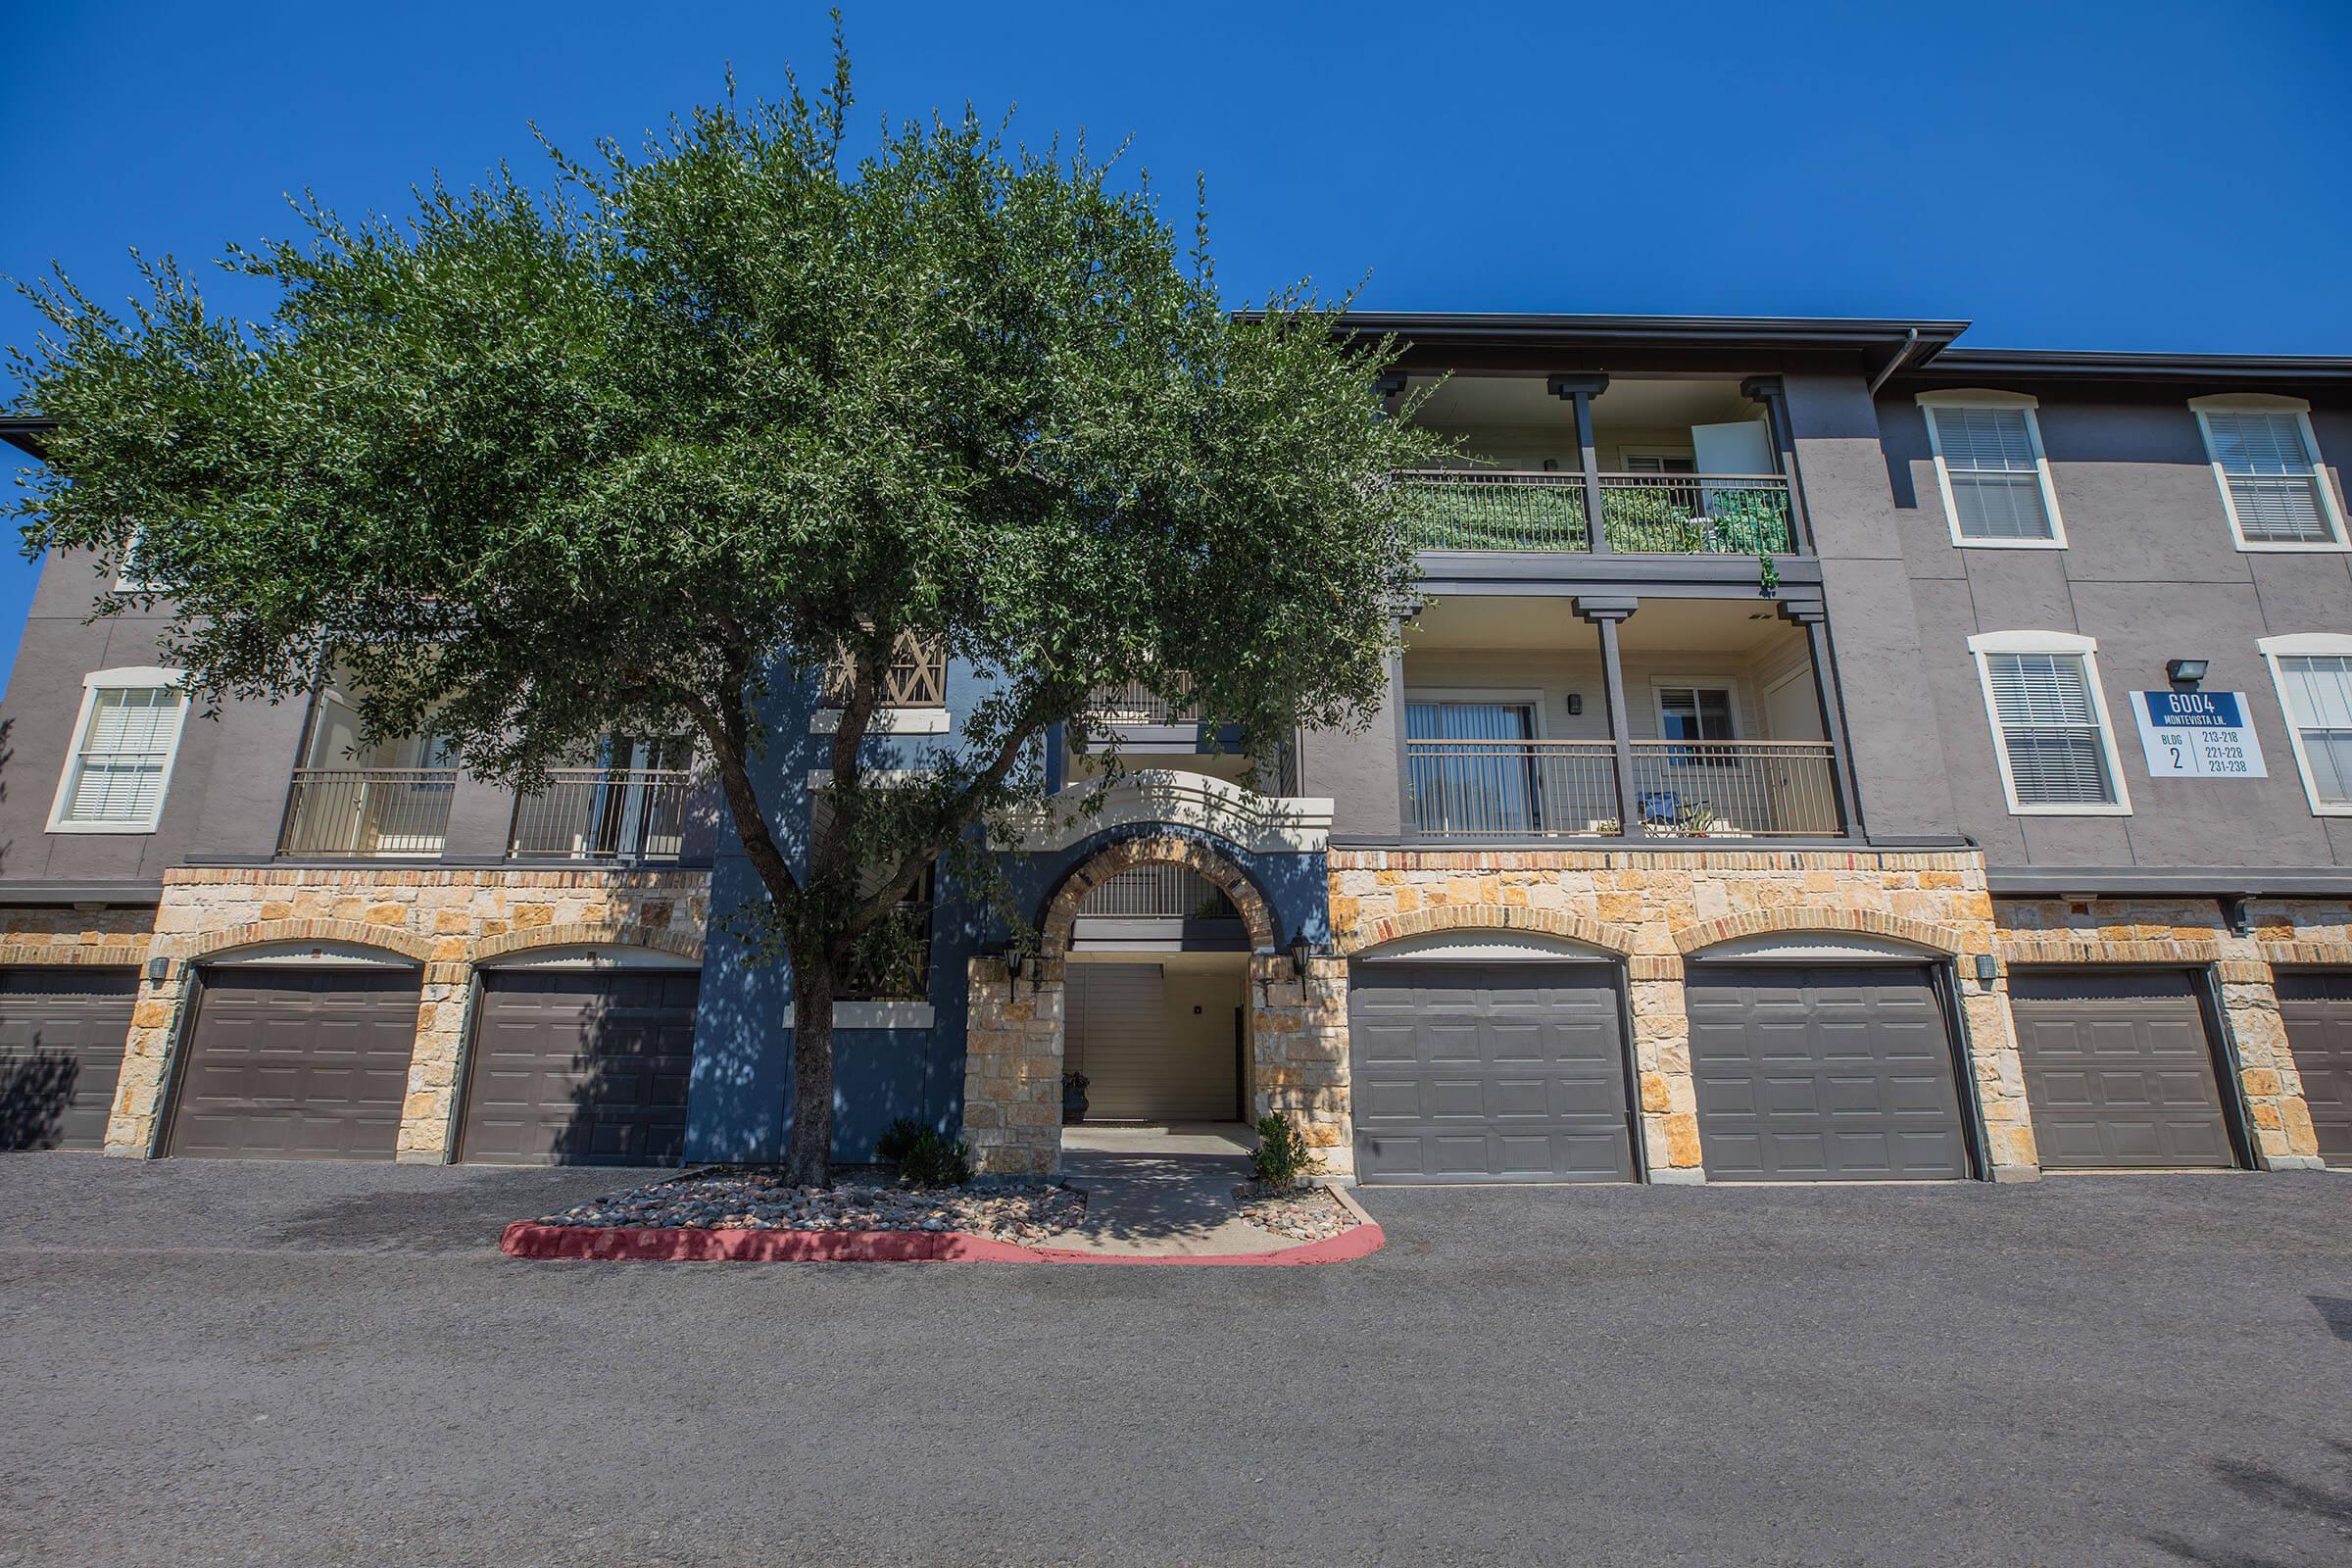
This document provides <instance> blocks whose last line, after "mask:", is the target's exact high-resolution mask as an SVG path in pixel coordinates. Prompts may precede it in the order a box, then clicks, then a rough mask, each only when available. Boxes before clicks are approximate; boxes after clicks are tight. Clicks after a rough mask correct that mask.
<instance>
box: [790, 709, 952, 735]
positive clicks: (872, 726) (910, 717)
mask: <svg viewBox="0 0 2352 1568" xmlns="http://www.w3.org/2000/svg"><path fill="white" fill-rule="evenodd" d="M953 728H955V724H954V722H953V720H952V716H951V715H950V714H949V712H948V711H947V710H946V709H944V708H877V709H875V710H874V711H873V713H872V715H871V716H870V717H869V718H868V719H867V720H866V725H865V732H866V733H867V734H868V735H945V734H946V733H947V732H948V731H949V730H951V729H953ZM840 732H841V710H840V709H838V708H820V709H818V710H817V711H815V712H813V713H811V714H809V734H811V735H837V734H839V733H840Z"/></svg>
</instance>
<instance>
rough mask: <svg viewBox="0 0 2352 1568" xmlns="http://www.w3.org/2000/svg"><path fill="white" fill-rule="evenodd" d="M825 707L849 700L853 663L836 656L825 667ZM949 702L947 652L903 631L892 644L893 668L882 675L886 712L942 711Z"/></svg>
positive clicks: (933, 643)
mask: <svg viewBox="0 0 2352 1568" xmlns="http://www.w3.org/2000/svg"><path fill="white" fill-rule="evenodd" d="M823 690H824V704H825V706H826V707H827V708H841V707H844V706H846V705H847V704H848V702H849V700H850V659H849V656H848V655H847V653H843V654H840V655H837V656H836V657H835V658H834V660H833V662H831V663H830V664H827V665H826V666H825V679H824V688H823ZM947 701H948V650H947V648H946V646H945V645H944V644H941V643H937V642H926V641H924V639H923V637H922V635H921V634H920V633H918V632H911V631H903V632H901V633H899V635H898V638H897V640H896V641H894V642H893V643H892V644H891V648H890V667H889V668H887V669H885V670H883V671H882V699H881V706H882V707H884V708H941V707H945V706H946V704H947Z"/></svg>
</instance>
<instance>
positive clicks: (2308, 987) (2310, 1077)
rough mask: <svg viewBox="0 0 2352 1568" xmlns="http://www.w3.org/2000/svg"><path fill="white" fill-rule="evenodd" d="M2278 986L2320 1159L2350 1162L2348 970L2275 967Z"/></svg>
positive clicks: (2351, 990)
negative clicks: (2317, 1140) (2309, 1110)
mask: <svg viewBox="0 0 2352 1568" xmlns="http://www.w3.org/2000/svg"><path fill="white" fill-rule="evenodd" d="M2278 1011H2279V1015H2280V1017H2281V1018H2282V1019H2283V1021H2284V1022H2285V1024H2286V1042H2287V1047H2288V1050H2289V1051H2290V1052H2291V1053H2292V1054H2293V1056H2294V1060H2295V1072H2296V1075H2297V1076H2298V1077H2300V1078H2301V1079H2302V1080H2303V1103H2305V1104H2306V1105H2308V1106H2309V1107H2310V1108H2311V1125H2312V1130H2313V1131H2314V1132H2316V1133H2317V1134H2318V1135H2319V1144H2320V1157H2321V1158H2322V1159H2324V1160H2326V1161H2327V1163H2328V1164H2330V1165H2352V970H2343V969H2286V970H2281V971H2279V973H2278Z"/></svg>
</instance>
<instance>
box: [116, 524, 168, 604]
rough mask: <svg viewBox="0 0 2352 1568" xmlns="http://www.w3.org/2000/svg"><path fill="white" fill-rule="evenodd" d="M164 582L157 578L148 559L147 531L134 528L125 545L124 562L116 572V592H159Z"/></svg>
mask: <svg viewBox="0 0 2352 1568" xmlns="http://www.w3.org/2000/svg"><path fill="white" fill-rule="evenodd" d="M162 588H163V584H162V583H160V582H158V581H156V580H155V575H154V571H153V568H152V566H151V565H150V564H149V563H148V561H147V531H146V530H145V529H144V528H133V529H132V530H131V531H130V541H129V543H128V544H127V545H125V546H124V547H123V564H122V565H121V567H120V568H119V569H118V570H117V571H116V572H115V592H117V593H119V594H145V593H157V592H160V591H161V590H162Z"/></svg>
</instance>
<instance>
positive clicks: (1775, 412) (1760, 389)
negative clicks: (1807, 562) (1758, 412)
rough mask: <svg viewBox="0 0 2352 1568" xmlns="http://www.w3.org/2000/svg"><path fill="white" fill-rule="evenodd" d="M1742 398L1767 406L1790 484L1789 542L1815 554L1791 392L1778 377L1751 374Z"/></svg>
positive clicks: (1775, 448) (1767, 416) (1767, 417)
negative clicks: (1791, 420)
mask: <svg viewBox="0 0 2352 1568" xmlns="http://www.w3.org/2000/svg"><path fill="white" fill-rule="evenodd" d="M1740 396H1741V397H1744V398H1748V399H1750V400H1752V401H1754V402H1757V403H1761V404H1763V405H1764V422H1765V424H1766V425H1767V426H1769V427H1770V429H1771V431H1772V450H1773V453H1774V454H1775V456H1777V457H1778V458H1779V460H1780V465H1781V477H1782V478H1784V479H1786V480H1788V481H1789V543H1790V544H1792V545H1794V546H1795V547H1796V549H1797V550H1798V551H1799V552H1800V553H1802V554H1804V555H1808V556H1809V555H1811V554H1813V519H1812V518H1810V517H1808V516H1806V515H1805V492H1804V487H1803V486H1801V485H1799V484H1798V483H1797V482H1796V431H1795V429H1794V427H1793V426H1791V425H1790V424H1789V393H1788V389H1787V388H1786V387H1784V386H1783V385H1782V384H1781V378H1780V377H1779V376H1777V375H1751V376H1749V377H1748V378H1747V379H1746V380H1744V381H1742V382H1740Z"/></svg>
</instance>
